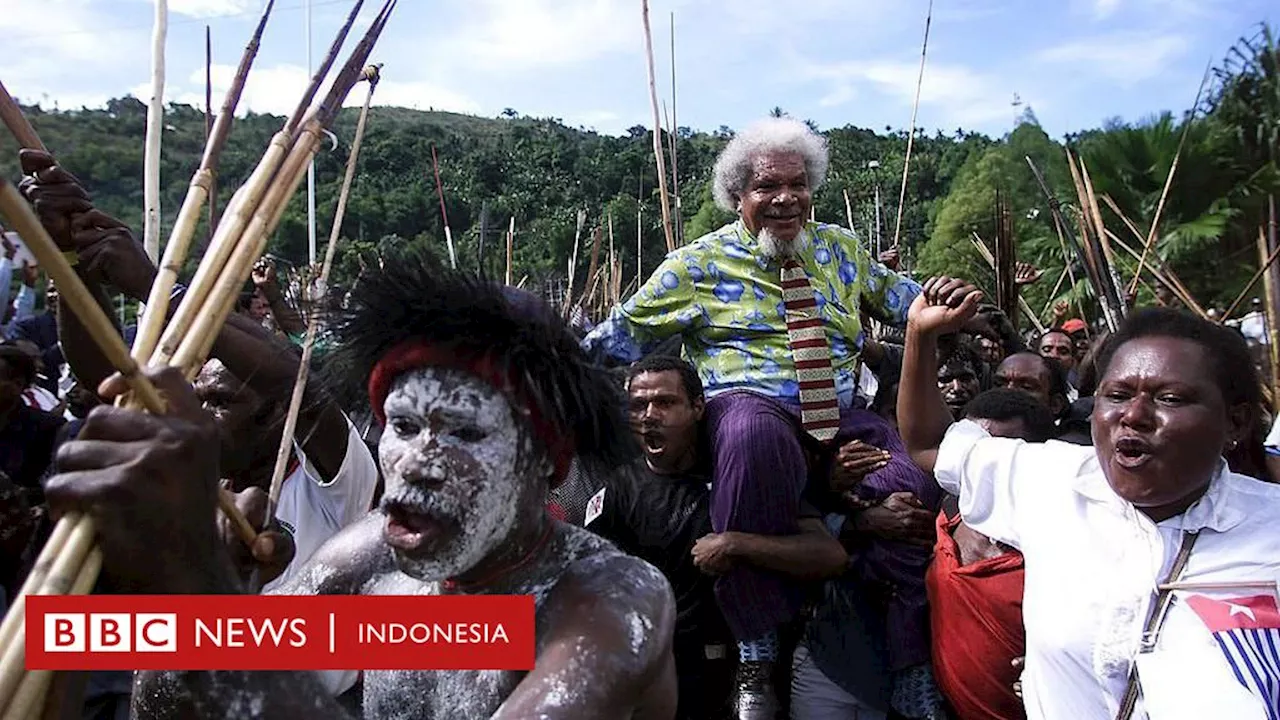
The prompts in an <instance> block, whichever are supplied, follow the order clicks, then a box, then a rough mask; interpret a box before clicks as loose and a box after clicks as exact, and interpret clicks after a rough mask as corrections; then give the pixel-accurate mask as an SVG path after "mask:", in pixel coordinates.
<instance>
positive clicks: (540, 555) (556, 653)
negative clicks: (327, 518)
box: [49, 255, 675, 720]
mask: <svg viewBox="0 0 1280 720" xmlns="http://www.w3.org/2000/svg"><path fill="white" fill-rule="evenodd" d="M333 328H334V331H335V335H336V337H337V339H338V348H339V349H338V350H336V351H335V353H334V355H333V356H332V361H331V365H332V366H333V367H335V368H341V369H342V371H343V372H344V373H345V374H346V376H347V377H348V378H349V379H352V380H356V381H358V382H360V383H361V384H362V385H365V386H366V388H367V393H368V398H369V402H370V406H371V408H372V409H373V411H374V413H375V415H376V416H377V418H378V419H379V421H381V422H382V423H384V424H385V429H384V432H383V434H382V439H381V441H380V444H379V456H380V460H381V463H382V468H383V471H384V474H385V477H386V493H385V495H384V497H383V499H382V501H381V506H380V511H379V512H376V513H373V514H371V515H370V516H369V517H367V518H366V519H364V520H362V521H360V522H358V523H356V524H355V525H352V526H350V527H348V528H347V529H346V530H344V531H343V532H342V533H340V534H339V535H338V536H336V537H335V538H333V539H332V540H331V541H330V542H329V543H327V544H326V545H325V546H324V547H322V548H321V549H320V550H319V551H318V552H317V553H316V554H315V555H314V556H313V557H312V558H311V560H310V562H308V563H307V564H306V565H305V566H304V567H303V568H302V569H301V570H300V571H299V572H298V573H297V574H296V575H295V576H294V577H293V578H292V579H291V580H289V581H287V582H286V583H285V585H284V586H283V587H282V588H280V589H279V590H278V591H277V592H278V593H281V594H369V595H389V594H395V595H401V594H423V595H433V594H529V595H533V596H534V597H535V600H536V607H537V611H536V612H537V615H536V637H537V648H536V653H537V661H536V667H535V669H534V670H533V671H531V672H528V673H523V672H501V671H487V672H486V671H480V672H476V671H467V672H443V671H435V672H433V671H412V672H383V671H369V672H366V673H365V675H364V686H363V704H362V708H361V714H362V715H363V717H366V718H468V719H469V718H490V717H492V718H532V717H537V718H565V719H568V718H600V717H617V718H646V719H648V718H655V719H657V718H661V719H663V720H669V719H670V718H671V717H672V716H673V715H674V712H675V671H674V663H673V660H672V653H671V638H672V632H673V624H674V620H675V612H674V599H673V598H672V593H671V589H670V586H669V585H668V584H667V582H666V580H665V579H664V578H663V577H662V575H661V574H660V573H659V572H658V571H657V570H656V569H654V568H653V567H652V566H650V565H648V564H646V563H644V562H643V561H640V560H638V559H636V558H632V557H630V556H627V555H624V554H622V553H621V552H619V551H618V550H617V549H616V548H614V547H613V546H612V545H610V544H609V543H608V542H606V541H604V540H602V539H599V538H597V537H595V536H594V535H592V534H591V533H589V532H588V531H586V530H582V529H579V528H575V527H571V526H568V525H565V524H562V523H558V522H555V521H553V520H551V519H550V518H549V517H548V516H547V513H546V510H545V506H544V498H545V497H546V493H547V490H548V487H549V485H551V484H554V483H556V482H558V481H559V480H560V479H561V478H562V477H563V474H564V472H565V470H566V469H567V467H568V461H569V458H571V457H573V456H575V454H576V457H577V459H578V461H579V462H581V463H584V464H586V465H589V466H591V467H593V468H596V469H603V468H609V467H616V466H618V465H619V464H622V463H625V462H629V460H630V458H631V457H632V448H633V446H632V445H631V443H630V438H629V437H628V433H627V427H626V424H625V420H624V419H623V415H622V402H621V398H620V397H619V396H618V395H617V391H616V389H615V388H614V387H613V385H612V384H611V382H610V380H609V378H608V376H607V375H606V373H605V371H604V370H603V369H601V368H598V367H595V366H592V365H590V364H589V363H588V362H587V361H586V357H585V355H584V354H583V353H582V352H581V351H580V350H579V348H578V346H577V343H576V342H575V341H574V338H573V337H572V335H571V334H570V333H569V332H568V330H567V329H566V328H565V327H564V325H563V323H562V322H561V321H560V320H559V319H558V318H556V317H555V315H554V313H552V312H551V311H550V310H549V309H548V308H546V306H544V305H542V304H541V302H540V301H538V300H536V299H535V298H533V297H532V296H529V295H527V294H523V293H519V291H512V290H510V289H505V290H504V289H501V288H497V287H495V286H491V285H487V284H480V283H478V282H477V281H475V280H473V279H470V278H467V277H465V276H463V275H461V274H459V273H456V272H450V271H447V270H444V269H441V268H439V266H438V265H437V264H436V263H435V262H434V261H429V260H428V259H427V258H425V257H421V256H417V255H408V256H406V257H403V258H397V259H396V261H395V262H392V261H390V260H389V261H388V262H387V263H386V269H385V270H384V272H383V274H382V276H381V277H380V278H378V282H368V283H362V284H361V286H360V287H359V289H357V290H356V291H354V292H353V295H352V298H351V302H350V307H349V310H348V311H346V313H345V315H344V316H343V317H342V318H339V319H338V321H337V322H335V323H334V324H333ZM366 379H367V385H366V383H365V382H364V381H365V380H366ZM156 381H157V384H158V385H160V386H161V387H162V388H163V391H164V392H165V393H166V394H167V396H168V397H169V398H170V406H171V409H172V413H171V414H170V415H167V416H164V417H153V416H149V415H144V414H140V413H132V412H129V411H126V410H122V409H116V408H111V407H104V408H100V409H98V410H97V411H95V413H94V414H93V415H92V416H91V417H90V418H89V420H88V421H87V422H86V424H85V429H84V431H83V433H82V435H81V437H82V438H85V439H89V440H92V441H93V442H90V443H85V442H80V443H76V444H74V445H73V446H71V447H70V448H68V449H67V451H66V452H65V453H63V455H62V457H61V459H62V460H63V461H64V462H65V463H66V464H65V465H64V466H63V467H64V468H66V469H67V470H68V473H69V474H65V475H59V476H57V477H55V478H54V479H53V480H51V481H50V483H49V493H50V501H51V503H53V504H54V505H55V506H56V507H57V508H58V509H59V510H60V511H66V510H69V509H71V508H79V509H83V510H84V511H86V512H89V513H92V515H93V516H94V518H95V520H97V521H98V522H99V523H101V525H100V527H102V528H104V530H103V536H102V538H101V542H102V548H103V551H104V555H105V558H106V559H105V561H104V573H105V574H106V575H107V576H109V577H113V578H118V579H119V580H120V581H121V582H123V583H125V584H127V585H128V586H129V587H132V588H137V589H138V591H140V592H156V593H173V592H202V593H234V592H237V591H240V590H241V587H240V585H239V583H238V582H237V581H236V578H235V572H234V570H233V568H231V567H230V563H229V562H228V560H227V558H228V556H227V555H226V554H225V553H224V552H223V550H222V545H223V543H224V542H225V541H224V540H223V539H222V538H220V537H219V536H218V532H217V530H216V528H215V527H214V525H213V523H192V522H189V521H188V520H186V519H187V518H192V517H201V513H205V514H206V515H207V516H209V517H212V513H213V507H214V499H215V494H214V487H215V485H216V478H217V476H218V474H217V469H216V458H215V456H214V453H212V452H211V451H210V449H209V447H208V446H209V445H210V444H211V443H210V442H209V440H210V438H211V437H212V436H213V434H214V432H215V431H214V429H213V427H212V424H211V423H210V421H209V419H208V417H207V416H206V415H205V414H203V413H202V412H200V409H199V404H198V402H197V401H196V400H195V398H194V396H193V395H192V393H191V392H190V390H189V389H188V388H186V387H185V386H184V384H183V383H182V382H181V381H180V379H178V378H176V377H174V376H172V375H167V374H163V373H161V374H158V375H157V376H156ZM122 387H123V385H122V384H121V383H120V382H118V379H113V380H112V381H109V382H108V384H107V386H106V387H104V388H103V390H104V391H105V392H106V393H107V394H108V395H110V394H112V393H115V392H119V390H120V389H121V388H122ZM179 459H181V462H179V461H178V460H179ZM179 474H181V475H182V481H181V482H178V481H177V480H178V478H177V476H178V475H179ZM122 494H123V496H125V497H130V498H131V499H132V501H131V502H129V503H121V502H119V501H118V500H113V498H118V497H121V496H122ZM107 528H110V529H107ZM154 537H166V538H171V539H172V540H171V541H170V542H168V543H166V544H165V545H164V546H163V547H161V548H158V549H157V548H154V547H153V548H151V549H150V551H149V554H150V555H152V556H154V555H156V554H157V552H158V553H159V554H160V555H161V557H159V558H157V560H156V563H155V564H153V565H152V566H151V567H148V568H147V569H146V571H145V572H142V571H140V569H139V568H137V567H135V566H134V565H135V564H131V563H130V562H129V561H128V558H129V557H130V555H132V554H136V553H138V552H141V551H140V550H139V548H140V547H143V546H144V545H145V544H146V542H147V539H148V538H154ZM157 566H158V567H157ZM157 570H159V572H157ZM636 628H643V630H644V631H643V632H636V631H635V629H636ZM246 708H252V710H251V711H248V712H247V711H246ZM134 712H135V715H136V716H137V717H139V718H143V719H144V720H146V719H151V718H170V717H190V716H201V717H228V718H230V717H236V718H242V717H263V718H267V717H269V718H272V719H273V720H282V719H284V718H319V717H324V718H333V717H345V716H348V715H347V713H346V711H345V710H344V709H343V708H342V707H340V706H339V705H338V703H337V702H336V701H335V700H333V699H332V698H331V696H330V695H329V694H328V693H326V692H325V691H324V689H323V688H322V686H321V684H320V682H319V681H318V679H317V678H316V676H315V675H314V674H311V673H303V672H294V673H287V672H286V673H280V672H274V673H254V672H195V673H191V672H159V673H139V674H138V676H137V680H136V683H135V690H134Z"/></svg>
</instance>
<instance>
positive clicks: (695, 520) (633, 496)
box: [585, 460, 732, 647]
mask: <svg viewBox="0 0 1280 720" xmlns="http://www.w3.org/2000/svg"><path fill="white" fill-rule="evenodd" d="M600 493H603V496H602V497H601V496H600ZM597 498H598V499H597ZM597 513H598V514H597ZM585 524H586V527H587V529H588V530H591V531H592V532H594V533H596V534H597V535H600V536H601V537H603V538H605V539H607V540H609V541H611V542H613V544H615V545H617V546H618V548H619V549H620V550H622V551H623V552H626V553H628V554H630V555H634V556H636V557H638V558H640V559H641V560H644V561H645V562H647V563H649V564H650V565H653V566H654V567H656V568H658V570H661V571H662V574H663V575H665V576H666V578H667V581H668V582H670V583H671V589H672V591H673V592H674V593H675V597H676V612H677V618H676V631H675V640H676V645H677V646H685V647H690V646H695V645H696V646H701V645H711V644H719V643H729V642H731V638H732V635H731V634H730V632H729V628H728V626H727V625H726V624H725V621H724V617H723V616H721V614H720V608H719V606H718V605H717V604H716V598H715V578H714V577H712V576H710V575H707V574H705V573H703V572H702V571H701V570H699V569H698V568H697V567H696V566H695V565H694V564H693V553H692V551H693V545H694V543H696V542H697V541H698V540H699V539H700V538H702V537H703V536H704V535H708V534H710V533H712V532H713V530H712V529H711V478H710V477H708V476H707V475H705V474H701V473H697V472H693V473H687V474H681V475H658V474H657V473H654V472H653V471H652V470H650V469H649V467H648V465H647V464H646V463H645V462H644V460H640V461H639V462H638V463H636V464H635V465H632V466H629V467H628V468H625V469H624V470H623V471H620V472H618V473H617V474H615V475H614V476H613V477H611V478H609V482H608V484H607V485H606V486H605V487H604V488H603V489H602V490H600V491H599V493H597V496H596V497H593V498H592V501H591V502H589V503H588V507H587V513H586V523H585Z"/></svg>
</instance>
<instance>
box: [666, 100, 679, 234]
mask: <svg viewBox="0 0 1280 720" xmlns="http://www.w3.org/2000/svg"><path fill="white" fill-rule="evenodd" d="M662 114H663V116H664V117H665V118H666V120H667V126H668V127H671V123H672V119H671V116H670V115H668V114H667V103H666V101H663V103H662ZM667 148H668V152H670V153H671V195H672V196H673V197H674V198H675V203H674V205H675V211H674V212H672V213H671V214H672V225H673V228H674V229H673V231H672V232H673V233H674V234H675V239H676V246H677V247H679V246H680V245H683V244H684V240H683V239H682V238H681V232H682V231H681V229H680V225H681V218H680V178H679V177H678V176H677V175H676V172H677V170H676V134H675V132H674V131H671V130H669V131H668V132H667Z"/></svg>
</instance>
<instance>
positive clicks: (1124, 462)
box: [1115, 436, 1155, 469]
mask: <svg viewBox="0 0 1280 720" xmlns="http://www.w3.org/2000/svg"><path fill="white" fill-rule="evenodd" d="M1154 455H1155V452H1154V449H1153V448H1152V447H1151V443H1149V442H1147V441H1146V440H1143V439H1142V438H1139V437H1132V436H1130V437H1122V438H1120V439H1119V440H1117V441H1116V452H1115V458H1116V464H1118V465H1120V467H1123V468H1128V469H1133V468H1137V467H1141V466H1142V465H1145V464H1146V463H1147V462H1148V461H1149V460H1151V458H1152V457H1153V456H1154Z"/></svg>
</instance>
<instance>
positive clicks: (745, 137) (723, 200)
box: [712, 118, 831, 213]
mask: <svg viewBox="0 0 1280 720" xmlns="http://www.w3.org/2000/svg"><path fill="white" fill-rule="evenodd" d="M778 151H783V152H797V153H800V155H801V157H803V158H804V169H805V172H806V173H807V174H808V176H809V187H810V188H812V189H814V190H817V189H818V188H819V187H821V186H822V183H823V182H825V181H826V179H827V167H828V166H829V165H830V164H831V157H830V154H829V153H828V151H827V139H826V138H824V137H822V136H821V135H819V134H818V133H816V132H814V131H813V130H811V129H809V126H808V125H805V124H804V123H802V122H800V121H799V120H793V119H791V118H766V119H764V120H759V121H757V122H754V123H752V124H751V125H750V126H748V127H747V128H746V129H745V130H743V131H742V132H740V133H738V134H737V135H735V136H734V137H733V139H732V140H730V141H729V144H728V145H726V146H725V148H724V150H722V151H721V152H720V157H718V158H716V168H715V184H714V185H713V186H712V193H713V194H714V196H715V199H716V204H717V205H719V206H720V207H721V208H723V209H725V210H727V211H729V212H731V213H736V212H738V198H739V197H741V196H742V193H743V191H744V190H746V189H747V184H748V183H750V182H751V171H752V163H753V162H754V161H755V157H756V156H757V155H760V154H761V153H767V152H778Z"/></svg>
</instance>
